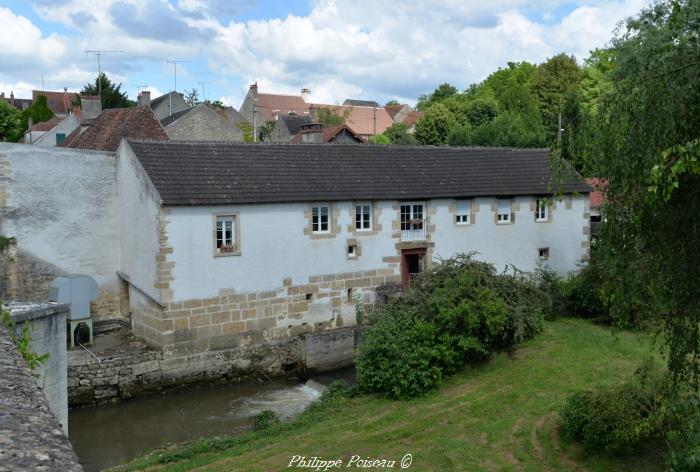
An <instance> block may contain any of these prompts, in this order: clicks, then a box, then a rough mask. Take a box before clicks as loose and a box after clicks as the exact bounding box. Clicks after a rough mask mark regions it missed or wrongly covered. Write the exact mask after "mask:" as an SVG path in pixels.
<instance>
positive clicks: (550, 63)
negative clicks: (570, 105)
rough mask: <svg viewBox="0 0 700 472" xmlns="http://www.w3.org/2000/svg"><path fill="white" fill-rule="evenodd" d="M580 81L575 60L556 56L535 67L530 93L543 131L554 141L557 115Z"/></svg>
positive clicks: (565, 56) (557, 120)
mask: <svg viewBox="0 0 700 472" xmlns="http://www.w3.org/2000/svg"><path fill="white" fill-rule="evenodd" d="M580 81H581V69H580V68H579V66H578V64H577V63H576V58H574V57H573V56H567V55H566V54H558V55H556V56H554V57H552V58H550V59H547V61H545V62H543V63H542V64H540V65H539V66H537V71H536V72H535V74H534V75H533V77H532V91H533V92H534V94H535V97H536V98H537V101H538V102H539V105H540V111H541V113H542V119H543V123H544V127H545V130H546V131H547V134H548V135H549V137H550V139H551V140H552V141H554V139H555V138H556V136H557V128H558V123H559V114H560V113H561V112H562V110H563V108H564V102H565V101H566V96H567V95H568V94H569V92H570V91H571V89H572V88H574V87H577V86H578V84H579V82H580Z"/></svg>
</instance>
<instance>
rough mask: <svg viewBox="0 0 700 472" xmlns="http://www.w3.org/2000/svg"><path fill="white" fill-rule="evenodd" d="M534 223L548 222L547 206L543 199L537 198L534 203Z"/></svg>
mask: <svg viewBox="0 0 700 472" xmlns="http://www.w3.org/2000/svg"><path fill="white" fill-rule="evenodd" d="M535 221H549V206H548V205H547V200H545V199H544V198H538V199H537V200H536V202H535Z"/></svg>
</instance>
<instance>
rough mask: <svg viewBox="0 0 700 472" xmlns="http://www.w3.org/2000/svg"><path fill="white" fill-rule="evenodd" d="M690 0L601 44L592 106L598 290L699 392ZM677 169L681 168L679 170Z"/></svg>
mask: <svg viewBox="0 0 700 472" xmlns="http://www.w3.org/2000/svg"><path fill="white" fill-rule="evenodd" d="M698 24H700V2H696V1H692V0H678V1H664V2H659V3H656V4H654V5H652V6H651V7H649V8H647V9H644V10H642V12H641V13H640V14H639V15H638V16H637V17H634V18H631V19H629V20H627V22H626V25H625V27H624V28H622V29H621V30H620V31H619V32H618V33H617V35H616V36H615V38H614V39H613V41H612V43H611V48H610V55H611V56H612V62H613V63H614V66H613V67H612V68H611V69H610V71H609V74H610V79H611V82H610V90H609V91H604V93H603V97H602V99H601V100H600V103H599V105H598V107H599V109H598V112H597V113H598V115H599V118H598V127H599V128H600V129H601V137H600V144H601V152H600V153H599V154H597V155H596V156H595V159H594V161H593V163H592V164H593V168H594V169H595V170H596V172H597V173H598V174H599V175H601V176H604V177H605V178H607V180H608V187H607V201H608V204H607V206H606V208H605V216H606V221H605V222H604V224H603V225H602V227H601V233H600V241H601V246H600V250H601V264H602V267H603V270H604V280H603V292H604V295H605V299H606V301H607V303H608V305H609V307H610V311H611V314H612V315H613V316H614V317H615V318H616V319H619V320H627V319H630V318H632V317H644V318H647V319H649V320H650V321H653V322H654V323H656V324H657V326H658V327H659V328H660V330H661V333H662V334H663V336H664V339H665V341H666V344H667V347H668V366H669V370H670V371H671V372H672V373H673V374H674V376H675V378H676V379H677V380H690V381H692V383H693V384H694V385H695V386H696V387H700V284H698V280H700V243H699V242H698V241H700V218H698V217H697V215H700V175H699V174H698V166H697V164H696V163H697V162H698V160H697V159H698V157H699V156H698V139H700V88H699V87H698V70H700V60H699V59H698V58H700V41H699V40H698ZM679 163H682V164H680V165H679Z"/></svg>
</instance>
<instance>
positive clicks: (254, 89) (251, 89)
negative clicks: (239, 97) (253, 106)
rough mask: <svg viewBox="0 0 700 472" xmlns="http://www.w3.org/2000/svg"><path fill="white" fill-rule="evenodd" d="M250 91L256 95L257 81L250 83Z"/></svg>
mask: <svg viewBox="0 0 700 472" xmlns="http://www.w3.org/2000/svg"><path fill="white" fill-rule="evenodd" d="M250 93H252V94H253V95H254V96H257V95H258V83H257V82H255V83H254V84H251V85H250Z"/></svg>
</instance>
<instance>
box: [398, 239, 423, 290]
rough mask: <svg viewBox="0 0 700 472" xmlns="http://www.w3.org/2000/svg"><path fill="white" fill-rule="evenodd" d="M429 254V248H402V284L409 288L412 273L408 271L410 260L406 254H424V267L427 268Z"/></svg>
mask: <svg viewBox="0 0 700 472" xmlns="http://www.w3.org/2000/svg"><path fill="white" fill-rule="evenodd" d="M426 254H427V248H425V247H417V248H413V249H402V250H401V286H402V287H403V288H408V285H409V283H410V281H411V274H410V273H409V272H408V260H407V257H406V256H412V255H419V256H423V268H424V269H425V257H426Z"/></svg>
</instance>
